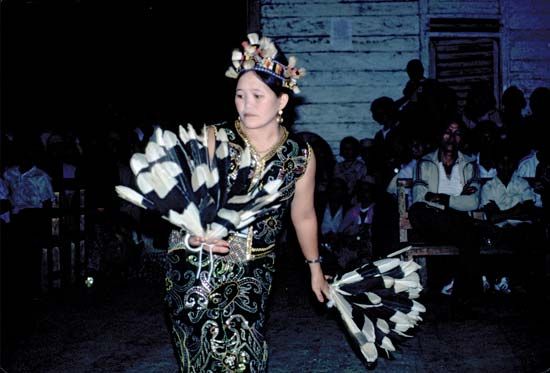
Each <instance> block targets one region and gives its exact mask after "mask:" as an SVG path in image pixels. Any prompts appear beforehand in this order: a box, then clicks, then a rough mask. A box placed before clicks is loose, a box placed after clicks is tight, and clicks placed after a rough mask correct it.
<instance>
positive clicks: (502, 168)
mask: <svg viewBox="0 0 550 373" xmlns="http://www.w3.org/2000/svg"><path fill="white" fill-rule="evenodd" d="M511 151H512V150H511V149H510V148H509V147H508V148H507V149H504V148H503V149H500V151H498V152H497V153H495V165H496V169H497V176H495V177H494V178H493V179H491V180H488V181H487V182H486V183H485V184H484V185H483V187H482V189H481V203H480V206H481V207H482V208H483V210H484V212H485V215H486V217H487V220H488V222H489V223H490V224H491V225H490V226H489V228H490V231H489V237H490V238H491V242H492V244H493V245H496V246H498V247H502V246H503V245H504V246H506V247H509V248H511V249H512V250H514V251H515V252H516V253H517V254H518V255H517V259H518V260H516V263H519V266H518V265H517V264H516V267H518V269H519V273H518V272H516V273H514V274H515V275H517V277H516V279H517V280H519V279H520V277H521V278H523V277H525V276H527V275H529V270H528V269H529V268H532V267H533V266H532V265H531V263H530V262H531V261H532V260H533V259H532V258H533V256H532V254H533V253H535V252H536V251H537V247H538V246H539V245H540V241H539V240H540V239H541V234H540V232H541V231H540V230H539V229H538V228H539V227H538V226H537V225H536V224H532V223H533V220H534V219H535V218H536V214H535V205H534V202H535V194H534V191H533V188H532V187H531V186H530V185H529V182H527V180H525V179H524V178H522V177H519V176H517V175H515V174H514V170H515V168H516V166H517V160H516V159H515V158H514V157H513V156H512V155H511V154H510V153H511ZM502 264H503V263H501V266H502ZM511 271H512V268H511V267H510V266H507V268H506V269H505V270H502V268H501V274H500V275H499V276H496V275H493V276H489V281H491V280H492V279H494V280H495V286H496V285H498V284H499V283H500V284H501V286H502V283H504V282H507V279H508V278H509V276H510V272H511ZM521 272H523V273H521ZM497 277H498V278H500V280H498V279H497ZM495 290H502V288H501V287H498V286H496V288H495ZM505 290H506V289H505ZM507 291H509V289H507Z"/></svg>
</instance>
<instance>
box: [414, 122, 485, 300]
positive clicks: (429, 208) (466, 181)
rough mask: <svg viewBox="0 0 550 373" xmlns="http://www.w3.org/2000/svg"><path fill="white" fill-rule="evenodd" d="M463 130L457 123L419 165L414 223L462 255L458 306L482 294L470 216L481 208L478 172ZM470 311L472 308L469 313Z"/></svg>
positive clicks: (477, 239) (477, 240)
mask: <svg viewBox="0 0 550 373" xmlns="http://www.w3.org/2000/svg"><path fill="white" fill-rule="evenodd" d="M462 134H463V127H461V125H460V124H458V123H456V122H451V123H450V124H449V125H448V126H447V127H446V128H445V131H444V132H443V133H442V134H441V142H440V145H439V149H437V150H435V151H434V152H431V153H428V154H427V155H425V156H423V157H422V158H421V159H420V160H419V161H418V166H417V168H416V170H415V174H414V184H413V204H412V206H411V207H410V209H409V211H408V214H409V219H410V222H411V224H412V226H413V228H414V229H415V231H417V232H418V233H419V234H420V235H421V236H422V237H423V238H424V239H425V240H428V241H431V242H434V241H435V242H438V243H450V244H453V245H455V246H457V247H458V248H459V250H460V255H459V266H458V271H457V273H456V279H455V282H454V291H453V298H454V300H455V301H457V303H456V305H457V306H463V307H467V303H468V302H469V301H470V300H471V299H472V298H474V297H476V296H477V295H479V293H481V273H480V272H479V249H480V237H479V233H478V230H477V229H476V227H475V226H474V222H473V219H472V218H471V217H470V216H469V215H468V212H469V211H473V210H476V209H477V208H478V206H479V184H478V167H477V164H476V163H475V161H471V160H469V159H467V158H465V156H464V155H463V154H462V153H461V152H460V151H459V150H458V149H459V146H460V141H461V139H462V137H461V136H462ZM464 310H465V311H467V309H464Z"/></svg>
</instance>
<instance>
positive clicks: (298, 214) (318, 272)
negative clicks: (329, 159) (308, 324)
mask: <svg viewBox="0 0 550 373" xmlns="http://www.w3.org/2000/svg"><path fill="white" fill-rule="evenodd" d="M310 151H311V150H310ZM314 192H315V156H314V154H313V152H312V153H311V157H310V160H309V162H308V165H307V169H306V172H305V173H304V175H302V177H301V178H300V179H299V180H298V181H297V182H296V190H295V192H294V199H293V200H292V205H291V210H290V216H291V219H292V224H293V225H294V229H295V230H296V236H297V237H298V242H299V243H300V247H301V248H302V253H303V254H304V257H305V258H306V259H307V260H309V261H315V260H316V259H318V258H319V248H318V237H317V233H318V232H317V215H316V214H315V208H314V204H313V196H314ZM308 266H309V269H310V271H311V289H312V290H313V292H314V293H315V295H316V297H317V299H318V300H319V302H323V301H324V300H325V297H326V298H328V294H329V288H328V283H327V281H326V279H325V277H324V275H323V270H322V268H321V263H319V262H314V263H308ZM323 294H324V296H323Z"/></svg>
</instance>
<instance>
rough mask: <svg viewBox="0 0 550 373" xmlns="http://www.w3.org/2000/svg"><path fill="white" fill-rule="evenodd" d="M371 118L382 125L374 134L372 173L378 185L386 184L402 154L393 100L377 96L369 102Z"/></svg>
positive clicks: (397, 118) (393, 173) (394, 172)
mask: <svg viewBox="0 0 550 373" xmlns="http://www.w3.org/2000/svg"><path fill="white" fill-rule="evenodd" d="M371 113H372V118H373V119H374V120H375V121H376V122H377V123H378V124H380V125H381V126H382V128H381V129H380V130H379V131H378V132H376V134H375V135H374V144H373V149H372V152H371V154H370V156H371V157H372V164H373V165H374V169H373V170H369V174H370V175H373V176H374V177H375V180H376V184H377V185H379V186H382V185H383V186H384V187H385V186H386V185H388V183H389V181H390V180H391V179H392V178H393V176H394V175H395V174H396V173H397V170H398V169H399V167H400V165H401V159H402V156H403V138H402V135H401V133H400V129H399V116H398V110H397V107H396V105H395V102H394V101H393V100H392V99H391V98H389V97H379V98H377V99H375V100H374V101H373V102H372V104H371Z"/></svg>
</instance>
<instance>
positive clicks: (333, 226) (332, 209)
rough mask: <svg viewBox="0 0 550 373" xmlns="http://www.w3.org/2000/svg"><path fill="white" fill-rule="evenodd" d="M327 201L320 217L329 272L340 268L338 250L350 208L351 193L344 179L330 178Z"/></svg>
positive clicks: (323, 254) (324, 254)
mask: <svg viewBox="0 0 550 373" xmlns="http://www.w3.org/2000/svg"><path fill="white" fill-rule="evenodd" d="M328 188H329V190H330V193H329V194H328V195H327V198H326V203H324V207H323V209H322V210H321V215H320V217H319V221H320V224H319V225H320V228H321V237H320V238H321V240H320V241H321V255H322V256H323V258H324V260H325V263H324V264H325V265H324V266H325V267H327V266H328V267H329V268H328V270H329V272H330V271H332V272H334V271H336V270H337V269H339V268H338V264H337V262H338V257H337V256H338V251H339V248H340V243H341V242H340V239H341V232H342V230H341V226H342V220H343V218H344V215H345V213H346V211H347V210H348V209H349V201H350V199H351V198H350V195H349V192H348V187H347V184H346V182H345V181H344V180H342V179H339V178H334V179H332V180H330V182H329V185H328Z"/></svg>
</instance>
